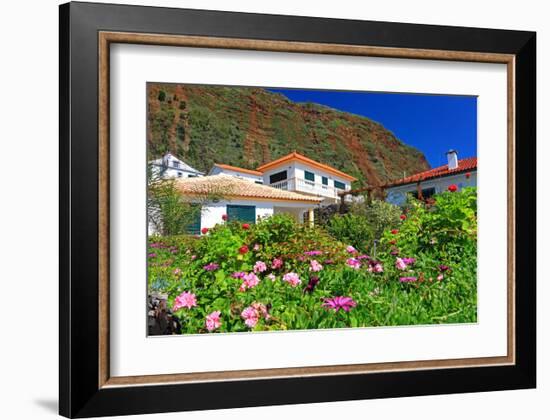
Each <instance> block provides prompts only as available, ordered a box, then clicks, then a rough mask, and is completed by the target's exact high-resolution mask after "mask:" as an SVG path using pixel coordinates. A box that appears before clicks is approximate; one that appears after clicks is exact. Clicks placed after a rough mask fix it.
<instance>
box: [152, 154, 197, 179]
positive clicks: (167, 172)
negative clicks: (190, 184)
mask: <svg viewBox="0 0 550 420" xmlns="http://www.w3.org/2000/svg"><path fill="white" fill-rule="evenodd" d="M149 164H150V165H151V170H152V172H153V174H154V175H157V176H161V177H163V178H194V177H197V176H204V173H203V172H200V171H198V170H196V169H195V168H193V167H191V166H189V165H188V164H187V163H185V162H184V161H183V160H181V159H178V158H177V157H176V156H174V155H173V154H172V153H166V154H165V155H164V156H163V157H161V158H159V159H155V160H153V161H151V162H149Z"/></svg>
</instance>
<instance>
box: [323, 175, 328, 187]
mask: <svg viewBox="0 0 550 420" xmlns="http://www.w3.org/2000/svg"><path fill="white" fill-rule="evenodd" d="M323 185H328V178H327V177H326V176H324V177H323Z"/></svg>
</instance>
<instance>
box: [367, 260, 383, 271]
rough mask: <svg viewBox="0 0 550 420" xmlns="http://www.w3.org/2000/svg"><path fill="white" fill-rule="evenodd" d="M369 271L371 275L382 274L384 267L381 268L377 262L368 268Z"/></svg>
mask: <svg viewBox="0 0 550 420" xmlns="http://www.w3.org/2000/svg"><path fill="white" fill-rule="evenodd" d="M369 271H370V272H371V273H382V272H384V267H382V264H380V263H378V262H377V263H375V264H374V265H371V266H370V267H369Z"/></svg>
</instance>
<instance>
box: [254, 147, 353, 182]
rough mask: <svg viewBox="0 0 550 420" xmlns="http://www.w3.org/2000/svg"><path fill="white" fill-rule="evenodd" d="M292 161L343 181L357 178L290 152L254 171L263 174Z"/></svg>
mask: <svg viewBox="0 0 550 420" xmlns="http://www.w3.org/2000/svg"><path fill="white" fill-rule="evenodd" d="M292 161H298V162H302V163H306V164H308V165H311V166H313V167H315V168H318V169H321V170H324V171H327V172H329V173H331V174H333V175H337V176H340V177H342V178H344V179H347V180H349V181H357V178H355V177H353V176H351V175H348V174H346V173H345V172H342V171H339V170H338V169H336V168H333V167H332V166H329V165H325V164H324V163H319V162H317V161H315V160H313V159H310V158H308V157H305V156H304V155H301V154H299V153H297V152H292V153H290V154H288V155H286V156H283V157H281V158H279V159H276V160H274V161H272V162H268V163H265V164H263V165H261V166H258V167H257V168H256V169H257V170H258V171H262V172H265V171H266V170H267V169H269V168H273V167H274V166H278V165H281V164H284V163H287V162H292Z"/></svg>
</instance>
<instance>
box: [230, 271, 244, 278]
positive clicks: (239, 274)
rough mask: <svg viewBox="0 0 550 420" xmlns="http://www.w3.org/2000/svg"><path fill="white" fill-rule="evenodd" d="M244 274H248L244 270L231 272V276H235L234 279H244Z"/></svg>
mask: <svg viewBox="0 0 550 420" xmlns="http://www.w3.org/2000/svg"><path fill="white" fill-rule="evenodd" d="M244 276H246V273H245V272H244V271H236V272H234V273H233V274H231V277H233V278H234V279H242V278H244Z"/></svg>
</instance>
